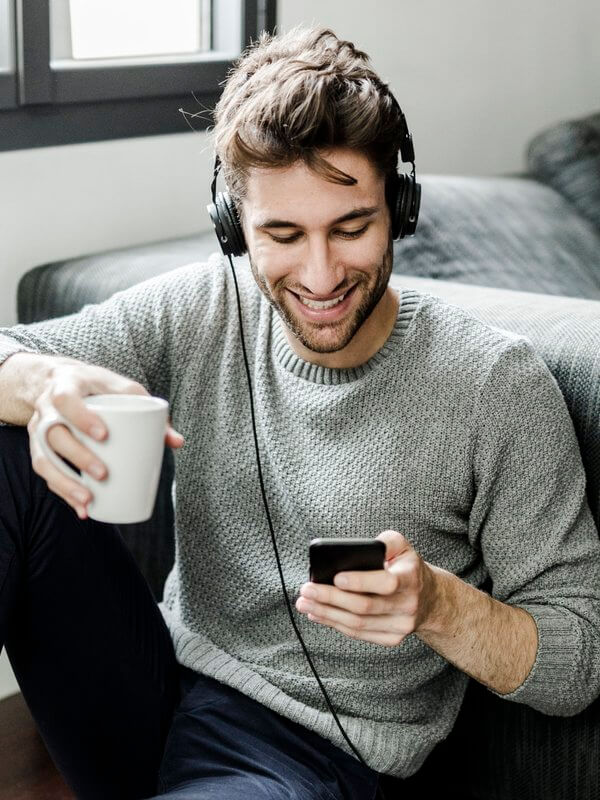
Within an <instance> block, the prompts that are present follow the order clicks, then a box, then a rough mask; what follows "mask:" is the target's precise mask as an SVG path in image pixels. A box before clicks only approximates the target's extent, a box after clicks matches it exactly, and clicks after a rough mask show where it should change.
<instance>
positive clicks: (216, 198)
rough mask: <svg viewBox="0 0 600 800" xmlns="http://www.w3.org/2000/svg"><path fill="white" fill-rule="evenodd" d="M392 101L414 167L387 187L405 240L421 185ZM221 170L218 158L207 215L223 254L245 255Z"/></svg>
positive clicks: (395, 232) (403, 152)
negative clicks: (220, 189)
mask: <svg viewBox="0 0 600 800" xmlns="http://www.w3.org/2000/svg"><path fill="white" fill-rule="evenodd" d="M392 100H393V102H394V105H395V106H396V107H397V108H398V111H399V112H400V124H401V126H402V140H401V143H400V158H401V160H402V162H403V163H404V164H412V172H411V174H410V175H407V174H406V173H398V172H397V173H396V174H395V175H394V176H393V177H392V179H391V181H389V185H387V186H386V199H387V202H388V205H389V207H390V214H391V218H392V238H393V239H403V238H404V237H405V236H413V235H414V232H415V230H416V227H417V220H418V218H419V208H420V206H421V184H420V183H417V180H416V175H415V149H414V147H413V141H412V136H411V134H410V133H409V130H408V126H407V124H406V117H405V116H404V114H403V112H402V110H401V109H400V106H399V105H398V102H397V101H396V99H395V98H394V96H393V95H392ZM220 168H221V160H220V158H219V157H218V156H217V157H216V158H215V166H214V171H213V179H212V183H211V185H210V189H211V195H212V199H213V201H212V203H210V204H209V205H208V206H207V209H208V213H209V215H210V218H211V220H212V223H213V225H214V226H215V232H216V234H217V237H218V239H219V244H220V245H221V250H222V251H223V254H224V255H226V256H243V255H244V253H245V252H246V250H247V249H248V248H247V247H246V240H245V238H244V231H243V230H242V225H241V223H240V218H239V214H238V212H237V209H236V207H235V203H234V202H233V200H232V198H231V196H230V194H229V192H228V191H225V192H219V193H218V194H217V175H218V174H219V170H220Z"/></svg>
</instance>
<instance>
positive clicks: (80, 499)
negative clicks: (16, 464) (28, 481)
mask: <svg viewBox="0 0 600 800" xmlns="http://www.w3.org/2000/svg"><path fill="white" fill-rule="evenodd" d="M29 450H30V454H31V463H32V467H33V471H34V472H35V473H37V474H38V475H39V476H40V477H41V478H42V479H43V480H44V481H46V483H47V484H48V488H49V489H50V491H52V492H54V494H57V495H58V496H59V497H61V498H62V499H63V500H64V501H65V502H66V503H68V504H69V505H70V506H72V507H73V508H76V506H78V505H79V506H82V505H83V506H85V505H86V504H87V503H89V502H90V500H91V499H92V495H91V493H90V491H89V490H88V489H87V488H86V487H85V486H83V485H82V484H81V483H77V482H76V481H73V480H71V479H70V478H68V477H66V476H65V475H63V473H62V472H61V471H60V470H58V469H57V468H56V467H55V466H54V464H52V463H51V462H50V461H49V460H48V459H47V458H46V457H45V456H44V454H43V452H42V450H41V448H40V447H39V445H38V444H37V441H36V440H35V438H33V437H30V439H29Z"/></svg>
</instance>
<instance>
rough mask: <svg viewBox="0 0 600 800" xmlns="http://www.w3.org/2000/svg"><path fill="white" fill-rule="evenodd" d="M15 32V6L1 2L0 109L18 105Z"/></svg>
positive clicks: (3, 0) (8, 0)
mask: <svg viewBox="0 0 600 800" xmlns="http://www.w3.org/2000/svg"><path fill="white" fill-rule="evenodd" d="M13 31H14V20H13V4H12V2H11V0H0V109H2V108H14V107H15V106H16V104H17V81H16V76H15V54H14V37H13V35H12V34H13Z"/></svg>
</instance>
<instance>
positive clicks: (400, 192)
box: [392, 173, 421, 239]
mask: <svg viewBox="0 0 600 800" xmlns="http://www.w3.org/2000/svg"><path fill="white" fill-rule="evenodd" d="M420 205H421V185H420V184H419V183H417V182H416V180H415V179H414V178H413V176H412V175H406V174H404V173H403V174H401V175H398V189H397V195H396V200H395V209H396V214H395V217H394V220H393V224H392V236H393V238H394V239H404V237H405V236H412V235H413V234H414V232H415V229H416V227H417V219H418V216H419V207H420Z"/></svg>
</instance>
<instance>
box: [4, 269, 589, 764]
mask: <svg viewBox="0 0 600 800" xmlns="http://www.w3.org/2000/svg"><path fill="white" fill-rule="evenodd" d="M237 274H238V279H239V282H240V290H241V295H242V308H243V319H244V331H245V335H246V342H247V346H248V356H249V360H250V370H251V375H252V379H253V386H254V393H255V402H256V409H257V425H258V437H259V443H260V449H261V456H262V465H263V471H264V478H265V485H266V493H267V496H268V501H269V505H270V511H271V515H272V519H273V524H274V528H275V532H276V536H277V541H278V543H279V549H280V555H281V559H282V565H283V571H284V575H285V580H286V584H287V588H288V591H289V594H290V598H291V599H292V603H293V601H294V599H295V598H296V597H297V595H298V589H299V587H300V585H301V584H302V583H303V582H304V581H306V580H307V573H308V564H307V552H308V543H309V541H310V540H311V539H312V538H314V537H317V536H335V537H355V536H365V537H372V536H376V535H377V534H378V533H379V532H381V531H382V530H384V529H386V528H392V529H395V530H398V531H401V532H402V533H403V534H404V535H405V536H407V538H408V539H409V540H410V541H411V543H412V544H413V545H414V547H415V548H416V550H417V551H418V552H419V553H420V554H421V556H422V557H423V558H424V559H425V560H426V561H428V562H431V563H432V564H436V565H439V566H440V567H443V568H444V569H446V570H449V571H451V572H453V573H455V574H456V575H458V576H460V578H462V579H463V580H464V581H466V582H467V583H469V584H472V585H473V586H480V585H481V584H482V582H483V581H484V580H485V578H486V577H487V576H490V577H491V580H492V582H493V595H494V596H495V597H496V598H498V599H499V600H501V601H503V602H506V603H511V604H517V605H519V606H521V607H523V608H525V609H526V610H527V611H528V612H529V613H530V614H532V616H533V617H534V619H535V621H536V623H537V626H538V632H539V648H538V653H537V658H536V661H535V664H534V666H533V668H532V670H531V673H530V674H529V676H528V677H527V678H526V680H525V681H524V683H523V684H522V685H521V686H520V687H519V688H518V689H516V691H514V692H512V693H511V694H509V695H505V697H507V698H508V699H509V700H515V701H518V702H522V703H526V704H528V705H530V706H532V707H533V708H536V709H538V710H540V711H542V712H544V713H547V714H559V715H570V714H574V713H576V712H578V711H579V710H581V709H583V708H584V707H585V706H586V705H587V704H588V703H590V702H591V701H592V700H593V699H594V698H595V697H596V695H598V693H599V692H600V544H599V540H598V534H597V532H596V529H595V526H594V523H593V521H592V518H591V515H590V511H589V508H588V506H587V503H586V499H585V474H584V470H583V466H582V463H581V458H580V453H579V449H578V445H577V440H576V437H575V433H574V430H573V427H572V423H571V420H570V417H569V414H568V411H567V409H566V406H565V403H564V400H563V398H562V395H561V393H560V390H559V389H558V386H557V384H556V382H555V381H554V379H553V377H552V376H551V374H550V372H549V371H548V369H547V367H546V366H545V364H544V363H543V362H542V361H541V359H540V358H539V357H538V356H537V355H536V354H535V353H534V352H533V350H532V347H531V345H530V343H529V342H528V340H526V339H524V338H521V337H515V336H513V335H509V334H506V333H504V332H501V331H498V330H495V329H493V328H490V327H488V326H486V325H484V324H482V323H480V322H478V321H476V320H475V319H474V318H473V317H471V316H470V315H468V314H467V313H466V312H464V311H462V310H460V309H459V308H457V307H455V306H452V305H449V304H446V303H444V302H442V301H441V300H439V299H437V298H435V297H433V296H430V295H421V294H419V293H417V292H415V291H412V290H410V289H403V290H401V292H400V294H401V303H400V307H399V311H398V316H397V321H396V324H395V327H394V329H393V330H392V333H391V334H390V336H389V338H388V340H387V342H386V343H385V345H384V346H383V347H382V348H381V350H380V351H379V352H378V353H376V354H375V355H374V356H373V357H372V358H371V359H370V360H369V361H368V362H367V363H365V364H363V365H362V366H360V367H358V368H355V369H328V368H324V367H319V366H315V365H312V364H310V363H308V362H305V361H303V360H302V359H300V358H298V357H297V356H296V355H295V354H294V352H293V350H292V349H291V348H290V346H289V344H288V341H287V339H286V337H285V333H284V330H283V327H282V322H281V320H280V318H279V316H278V315H277V314H276V313H275V312H274V311H273V309H272V308H271V306H270V305H269V304H268V303H267V302H266V301H265V299H264V298H263V297H262V295H261V294H260V292H259V291H258V289H257V287H256V285H255V283H254V279H253V278H252V275H251V274H250V272H249V270H248V269H247V267H243V266H242V267H238V269H237ZM0 334H4V335H5V336H8V337H11V339H10V340H5V341H4V343H2V341H1V340H0V359H1V358H3V357H6V356H7V355H8V354H9V353H11V352H14V351H15V350H19V349H26V348H30V349H32V350H37V351H40V352H48V353H62V354H66V355H70V356H73V357H75V358H79V359H82V360H85V361H88V362H91V363H97V364H101V365H103V366H106V367H108V368H110V369H112V370H115V371H117V372H119V373H121V374H124V375H128V376H130V377H132V378H134V379H136V380H138V381H139V382H141V383H142V384H144V385H145V386H146V387H147V388H148V390H149V391H150V392H151V393H153V394H156V395H160V396H163V397H165V398H167V399H168V400H169V402H170V404H171V413H172V419H173V423H174V426H175V428H176V429H177V430H179V431H180V432H181V433H182V434H183V435H184V436H185V438H186V444H185V447H184V448H183V449H182V450H180V451H176V452H175V462H176V559H175V565H174V567H173V569H172V571H171V573H170V575H169V577H168V579H167V583H166V587H165V594H164V600H163V602H162V603H161V605H160V608H161V611H162V613H163V614H164V617H165V620H166V622H167V624H168V626H169V629H170V631H171V634H172V637H173V643H174V646H175V650H176V654H177V659H178V660H179V662H180V663H182V664H184V665H186V666H187V667H190V668H191V669H193V670H196V671H198V672H200V673H204V674H206V675H210V676H212V677H214V678H216V679H217V680H219V681H222V682H224V683H226V684H229V685H230V686H233V687H235V688H236V689H238V690H240V691H241V692H244V693H245V694H247V695H250V696H251V697H253V698H255V699H256V700H258V701H259V702H261V703H263V704H264V705H266V706H269V707H270V708H272V709H274V710H275V711H277V712H279V713H280V714H283V715H285V716H286V717H289V718H291V719H293V720H295V721H297V722H300V723H301V724H303V725H305V726H306V727H307V728H311V729H313V730H315V731H317V732H318V733H320V734H321V735H323V736H325V737H327V738H329V739H331V740H332V741H333V742H335V743H336V744H337V745H339V746H340V747H343V748H344V749H346V745H345V743H344V740H343V739H342V737H341V735H340V734H339V732H338V730H337V727H336V725H335V723H334V721H333V719H332V717H331V715H330V713H329V712H328V711H327V708H326V706H325V703H324V701H323V698H322V696H321V693H320V691H319V688H318V686H317V684H316V682H315V679H314V677H313V676H312V674H311V673H310V671H309V668H308V665H307V663H306V661H305V659H304V656H303V653H302V650H301V648H300V645H299V643H298V641H297V640H296V638H295V635H294V632H293V629H292V626H291V624H290V620H289V618H288V615H287V611H286V607H285V604H284V601H283V599H282V590H281V586H280V583H279V577H278V573H277V569H276V564H275V558H274V555H273V550H272V544H271V540H270V535H269V530H268V526H267V522H266V518H265V512H264V508H263V505H262V500H261V495H260V488H259V483H258V479H257V467H256V462H255V454H254V443H253V437H252V428H251V419H250V409H249V400H248V388H247V384H246V376H245V370H244V363H243V358H242V353H241V348H240V338H239V326H238V316H237V304H236V299H235V293H234V288H233V280H232V276H231V273H230V270H229V266H228V265H227V264H226V263H225V264H224V263H223V262H222V260H221V258H220V257H219V256H216V255H215V256H214V257H212V258H211V259H210V260H209V262H208V263H207V264H205V265H198V264H192V265H189V266H186V267H182V268H181V269H178V270H175V271H173V272H169V273H167V274H164V275H161V276H159V277H157V278H153V279H151V280H149V281H146V282H144V283H142V284H139V285H137V286H134V287H132V288H131V289H128V290H126V291H124V292H119V293H118V294H116V295H114V296H113V297H112V298H110V299H109V300H107V301H106V302H104V303H101V304H98V305H90V306H86V307H85V308H84V309H83V310H82V311H81V312H80V313H79V314H76V315H72V316H69V317H63V318H60V319H57V320H53V321H49V322H45V323H37V324H34V325H29V326H15V327H14V328H10V329H5V330H0ZM294 614H296V620H297V624H298V626H299V628H300V630H301V632H302V634H303V636H304V639H305V641H306V644H307V646H308V649H309V651H310V653H311V654H312V656H313V659H314V662H315V666H316V668H317V670H318V672H319V674H320V676H321V678H322V679H323V682H324V684H325V685H326V687H327V689H328V690H329V694H330V697H331V699H332V702H333V704H334V706H335V707H336V709H337V711H338V713H339V716H340V719H341V721H342V724H343V725H344V727H345V729H346V731H347V733H348V735H349V737H350V739H351V740H352V741H353V743H354V744H355V746H356V747H357V749H358V750H359V751H360V752H361V754H362V755H363V757H364V758H365V760H366V761H367V763H368V764H369V765H370V766H371V767H373V768H374V769H376V770H379V771H382V772H389V773H393V774H395V775H399V776H402V777H406V776H408V775H411V774H412V773H414V772H415V771H416V770H417V769H418V768H419V767H420V766H421V764H422V763H423V761H424V760H425V758H426V756H427V755H428V753H429V752H430V751H431V750H432V749H433V747H434V745H435V744H436V743H437V742H438V741H440V740H441V739H443V738H444V737H446V736H447V734H448V733H449V731H450V730H451V728H452V726H453V723H454V721H455V718H456V716H457V713H458V710H459V708H460V705H461V701H462V699H463V696H464V692H465V689H466V685H467V681H468V678H467V676H466V675H465V674H464V673H462V672H460V671H459V670H458V669H456V668H455V667H454V666H452V665H451V664H449V663H448V662H447V661H446V660H445V659H444V658H442V657H441V656H440V655H438V654H437V653H436V652H435V651H434V650H432V649H431V648H430V647H428V646H427V645H425V644H424V643H423V642H422V641H420V639H418V638H417V636H415V635H411V636H408V637H407V638H406V639H405V640H404V642H403V643H402V644H401V645H400V646H399V647H395V648H387V647H382V646H379V645H375V644H370V643H366V642H360V641H356V640H353V639H350V638H348V637H346V636H344V635H343V634H341V633H338V632H337V631H333V630H332V629H330V628H326V627H323V626H320V625H318V624H315V623H312V622H310V621H309V620H307V619H306V618H305V617H304V616H302V615H300V614H297V613H296V612H295V611H294Z"/></svg>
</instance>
